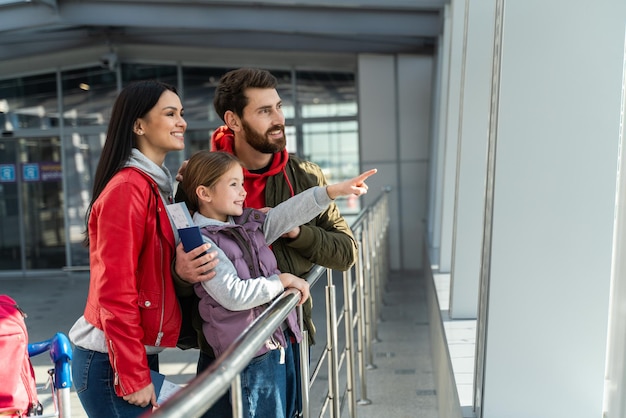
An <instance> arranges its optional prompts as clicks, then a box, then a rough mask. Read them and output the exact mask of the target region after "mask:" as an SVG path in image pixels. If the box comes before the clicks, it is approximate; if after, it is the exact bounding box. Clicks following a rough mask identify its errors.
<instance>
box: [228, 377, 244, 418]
mask: <svg viewBox="0 0 626 418" xmlns="http://www.w3.org/2000/svg"><path fill="white" fill-rule="evenodd" d="M230 396H231V403H232V406H233V418H243V400H242V398H241V373H238V374H237V376H235V378H234V379H233V381H232V382H230Z"/></svg>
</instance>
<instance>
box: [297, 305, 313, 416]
mask: <svg viewBox="0 0 626 418" xmlns="http://www.w3.org/2000/svg"><path fill="white" fill-rule="evenodd" d="M298 321H299V322H300V329H301V330H302V342H301V343H300V382H298V384H299V385H300V391H301V394H302V395H301V396H302V417H303V418H309V416H310V415H311V400H310V397H309V390H310V385H311V382H310V381H309V380H310V372H309V361H310V360H309V331H307V330H306V329H304V320H303V316H302V305H300V306H298Z"/></svg>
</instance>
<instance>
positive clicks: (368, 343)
mask: <svg viewBox="0 0 626 418" xmlns="http://www.w3.org/2000/svg"><path fill="white" fill-rule="evenodd" d="M367 222H369V218H368V219H367ZM369 229H370V228H369V224H368V223H366V224H365V225H364V226H363V231H362V236H361V238H362V239H361V245H362V251H363V300H364V309H363V314H364V319H365V320H364V323H365V330H364V331H365V355H366V361H367V369H368V370H372V369H375V368H376V366H375V365H374V358H373V354H372V340H373V339H374V337H373V333H372V328H373V327H372V321H373V320H374V318H373V312H372V275H371V263H370V255H369V254H370V251H371V248H370V246H371V243H370V239H369V235H370V230H369Z"/></svg>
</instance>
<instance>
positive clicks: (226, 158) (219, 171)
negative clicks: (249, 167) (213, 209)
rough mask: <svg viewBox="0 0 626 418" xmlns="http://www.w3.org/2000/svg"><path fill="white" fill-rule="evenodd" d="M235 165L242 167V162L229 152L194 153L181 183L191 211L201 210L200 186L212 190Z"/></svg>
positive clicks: (205, 151) (206, 151)
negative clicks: (198, 190)
mask: <svg viewBox="0 0 626 418" xmlns="http://www.w3.org/2000/svg"><path fill="white" fill-rule="evenodd" d="M235 164H239V165H241V161H239V159H238V158H237V157H235V156H234V155H233V154H229V153H227V152H222V151H208V150H204V151H198V152H196V153H194V154H193V155H192V156H191V158H189V161H188V162H187V167H186V168H185V174H184V175H183V181H182V182H181V183H180V186H181V187H182V189H183V192H184V193H185V202H186V203H187V207H188V208H189V210H191V211H194V212H195V211H198V210H199V209H200V208H199V206H198V195H197V194H196V189H197V188H198V186H206V187H209V188H212V187H213V186H215V183H217V181H218V180H219V178H220V177H222V176H223V175H224V173H226V172H227V171H228V170H230V169H231V167H232V166H233V165H235Z"/></svg>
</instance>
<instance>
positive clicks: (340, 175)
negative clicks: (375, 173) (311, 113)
mask: <svg viewBox="0 0 626 418" xmlns="http://www.w3.org/2000/svg"><path fill="white" fill-rule="evenodd" d="M302 135H303V147H304V149H303V150H302V153H301V154H302V156H303V157H304V158H305V159H307V160H310V161H313V162H314V163H316V164H318V165H319V166H320V167H321V168H322V170H323V171H324V174H325V175H326V179H327V180H328V182H329V183H337V182H340V181H342V180H346V179H349V178H352V177H354V176H356V175H357V174H359V135H358V123H357V121H356V120H355V121H345V122H332V121H328V122H316V123H303V124H302ZM337 205H338V206H339V209H340V210H341V212H342V213H351V212H358V210H359V209H360V206H359V201H358V199H356V198H355V197H350V198H340V199H338V201H337Z"/></svg>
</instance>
